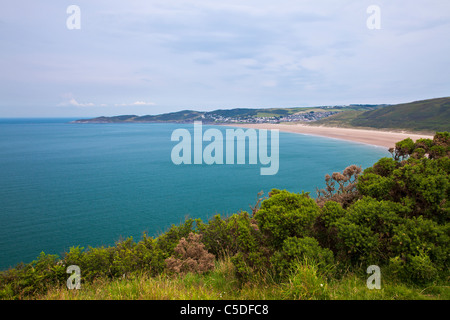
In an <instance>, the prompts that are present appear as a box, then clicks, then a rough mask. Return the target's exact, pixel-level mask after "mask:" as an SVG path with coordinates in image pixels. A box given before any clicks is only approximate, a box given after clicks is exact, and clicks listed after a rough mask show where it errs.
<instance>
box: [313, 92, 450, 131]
mask: <svg viewBox="0 0 450 320" xmlns="http://www.w3.org/2000/svg"><path fill="white" fill-rule="evenodd" d="M315 124H322V125H330V126H350V127H369V128H377V129H397V130H400V129H403V130H410V131H411V130H413V131H424V132H435V131H450V97H446V98H438V99H429V100H422V101H415V102H411V103H402V104H397V105H391V106H386V107H383V108H377V109H375V110H368V111H357V110H356V111H355V110H348V111H345V112H342V113H340V114H336V115H333V116H330V117H328V118H326V119H322V120H319V121H317V122H315Z"/></svg>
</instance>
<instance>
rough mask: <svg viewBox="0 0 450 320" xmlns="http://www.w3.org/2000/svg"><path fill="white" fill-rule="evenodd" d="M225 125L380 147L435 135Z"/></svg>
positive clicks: (279, 125) (308, 126) (274, 125)
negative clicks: (272, 130)
mask: <svg viewBox="0 0 450 320" xmlns="http://www.w3.org/2000/svg"><path fill="white" fill-rule="evenodd" d="M221 125H224V126H231V127H240V128H252V129H268V130H270V129H278V130H280V131H282V132H291V133H299V134H307V135H314V136H321V137H327V138H333V139H340V140H347V141H353V142H359V143H364V144H369V145H373V146H378V147H384V148H388V149H389V148H391V147H395V143H396V142H399V141H401V140H404V139H406V138H411V139H412V140H414V141H416V140H417V139H420V138H428V139H433V136H431V135H426V134H418V133H409V132H392V131H382V130H369V129H353V128H339V127H324V126H310V125H302V124H280V123H235V124H221Z"/></svg>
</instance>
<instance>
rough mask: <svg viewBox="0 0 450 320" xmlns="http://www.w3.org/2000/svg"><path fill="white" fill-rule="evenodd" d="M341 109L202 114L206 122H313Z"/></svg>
mask: <svg viewBox="0 0 450 320" xmlns="http://www.w3.org/2000/svg"><path fill="white" fill-rule="evenodd" d="M339 112H340V111H325V112H316V111H309V112H306V113H305V112H298V113H295V114H290V115H286V116H283V115H279V116H270V117H269V116H265V117H261V116H252V115H245V116H237V117H236V116H235V117H226V116H222V115H218V114H211V113H210V114H204V115H202V117H201V118H202V120H204V121H205V122H219V123H280V122H312V121H317V120H320V119H323V118H326V117H329V116H332V115H333V114H336V113H339Z"/></svg>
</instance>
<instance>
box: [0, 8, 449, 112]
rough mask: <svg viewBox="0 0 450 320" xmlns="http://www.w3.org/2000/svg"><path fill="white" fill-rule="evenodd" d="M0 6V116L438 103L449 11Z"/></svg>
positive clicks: (445, 69)
mask: <svg viewBox="0 0 450 320" xmlns="http://www.w3.org/2000/svg"><path fill="white" fill-rule="evenodd" d="M70 5H77V6H78V7H79V8H80V15H79V17H80V20H79V21H80V29H69V28H68V27H67V19H68V18H69V17H70V16H71V14H68V13H67V8H68V7H69V6H70ZM370 5H377V6H378V7H379V8H380V10H381V15H380V21H381V29H369V28H368V27H367V20H368V19H369V18H370V17H371V16H372V14H371V13H368V12H367V8H368V7H369V6H370ZM0 6H1V7H0V43H1V49H0V71H1V72H0V117H25V116H30V117H36V116H37V117H48V116H57V117H61V116H67V117H78V116H100V115H106V116H108V115H119V114H137V115H144V114H158V113H164V112H171V111H177V110H183V109H193V110H214V109H218V108H236V107H250V108H256V107H297V106H300V107H301V106H319V105H343V104H356V103H370V104H372V103H401V102H409V101H415V100H421V99H428V98H435V97H444V96H450V72H449V71H450V1H448V0H421V1H418V0H389V1H375V0H373V1H372V0H370V1H366V0H334V1H333V0H310V1H309V0H276V1H275V0H270V1H267V0H220V1H219V0H142V1H113V0H90V1H81V0H73V1H55V0H51V1H50V0H40V1H35V0H30V1H23V0H2V2H1V4H0ZM69 20H70V21H72V20H71V19H69ZM370 21H374V20H370Z"/></svg>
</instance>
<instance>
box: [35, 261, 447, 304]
mask: <svg viewBox="0 0 450 320" xmlns="http://www.w3.org/2000/svg"><path fill="white" fill-rule="evenodd" d="M34 299H38V300H449V299H450V288H449V287H448V286H439V285H432V286H428V287H426V288H418V287H411V286H407V285H405V284H402V283H396V282H395V281H392V280H389V279H386V281H382V287H381V289H380V290H376V289H373V290H370V289H368V288H367V287H366V279H365V278H363V277H361V276H358V275H356V274H353V273H349V274H347V275H346V276H345V277H343V278H342V279H335V278H327V277H325V276H324V275H322V274H320V273H319V272H318V269H317V268H316V267H315V266H314V265H309V264H300V265H298V268H297V269H296V270H295V272H294V273H293V274H292V276H291V277H290V278H289V279H288V280H286V281H285V282H281V283H276V282H275V281H272V280H271V279H270V277H261V280H260V281H259V282H252V283H246V284H242V283H240V282H239V280H238V279H237V278H236V276H235V273H234V267H233V264H232V263H231V261H230V260H229V259H224V260H219V261H217V262H216V267H215V269H214V270H213V271H211V272H209V273H207V274H204V275H200V274H192V273H188V274H185V275H167V274H163V275H159V276H156V277H151V276H149V275H148V274H145V273H143V274H136V275H133V276H131V277H128V278H122V279H115V280H108V279H98V280H96V281H94V282H92V283H84V284H82V287H81V289H79V290H68V289H67V288H66V287H65V286H61V287H54V288H51V289H50V290H49V291H48V292H47V293H45V294H41V295H38V296H35V297H34Z"/></svg>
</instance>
